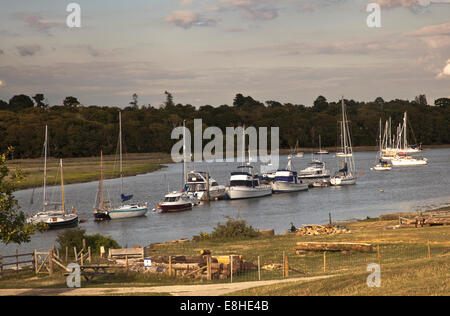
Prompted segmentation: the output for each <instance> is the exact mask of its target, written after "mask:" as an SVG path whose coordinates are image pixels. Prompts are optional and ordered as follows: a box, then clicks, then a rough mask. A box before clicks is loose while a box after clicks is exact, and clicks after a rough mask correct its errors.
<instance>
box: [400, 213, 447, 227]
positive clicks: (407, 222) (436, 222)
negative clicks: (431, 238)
mask: <svg viewBox="0 0 450 316" xmlns="http://www.w3.org/2000/svg"><path fill="white" fill-rule="evenodd" d="M399 221H400V223H399V224H400V227H402V228H407V227H416V228H417V227H423V226H440V225H450V211H432V212H425V213H422V214H421V215H418V216H415V217H411V218H405V217H399Z"/></svg>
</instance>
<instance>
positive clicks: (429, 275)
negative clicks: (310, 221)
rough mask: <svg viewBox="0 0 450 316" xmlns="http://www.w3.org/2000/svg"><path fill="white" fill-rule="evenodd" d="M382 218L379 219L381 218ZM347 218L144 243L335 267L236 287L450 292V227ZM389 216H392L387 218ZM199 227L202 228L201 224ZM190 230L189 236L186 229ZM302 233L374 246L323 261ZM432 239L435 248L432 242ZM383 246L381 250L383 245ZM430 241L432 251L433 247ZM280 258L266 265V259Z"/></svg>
mask: <svg viewBox="0 0 450 316" xmlns="http://www.w3.org/2000/svg"><path fill="white" fill-rule="evenodd" d="M380 218H381V219H380ZM380 218H379V219H368V220H364V221H355V222H349V223H340V225H345V226H346V227H347V228H348V229H349V230H350V233H345V234H337V235H326V236H297V235H295V234H283V235H275V236H260V237H256V238H252V239H245V240H220V241H219V240H203V241H199V242H193V241H190V242H185V243H166V244H162V245H155V246H151V247H147V248H146V256H151V255H155V254H164V255H189V254H199V253H200V250H202V249H208V250H210V251H211V253H212V255H213V256H215V255H231V254H233V255H242V256H243V258H244V259H245V260H246V261H249V262H253V263H256V262H257V260H258V257H259V258H260V261H261V266H262V269H261V279H262V280H269V279H282V278H284V276H283V270H282V268H281V264H282V262H283V254H285V255H286V256H287V257H288V261H289V267H291V268H293V270H291V271H290V273H289V277H303V276H306V277H310V276H318V275H335V277H333V278H332V279H325V280H320V281H314V282H307V283H287V284H280V285H271V286H267V287H258V288H255V289H251V290H245V291H243V292H238V293H235V294H237V295H449V294H450V284H449V283H450V282H448V280H449V279H450V274H449V271H450V227H449V226H434V227H423V228H401V229H390V227H392V226H394V225H395V224H397V223H398V219H395V215H389V216H381V217H380ZM386 218H387V219H386ZM199 233H200V232H199ZM186 237H188V236H186ZM298 241H346V242H364V243H370V244H373V245H374V250H375V251H374V252H373V253H358V252H352V253H341V252H327V254H326V264H325V266H326V269H325V270H324V256H323V254H322V253H310V254H306V255H298V254H296V252H295V244H296V242H298ZM428 244H429V245H430V248H428ZM378 249H379V251H378ZM429 249H430V252H429ZM369 263H380V264H381V269H382V271H381V273H382V276H381V278H382V286H381V288H368V287H367V285H366V278H367V276H368V274H369V273H368V272H367V271H366V268H367V265H368V264H369ZM277 264H278V265H279V267H278V268H275V269H273V270H267V269H266V268H265V267H268V266H270V265H277ZM256 280H258V273H257V271H250V272H246V273H242V274H240V275H236V276H234V277H233V281H234V282H239V281H256ZM218 282H229V280H213V281H205V280H198V279H190V278H182V277H173V276H171V277H169V276H168V275H165V274H139V273H134V272H128V273H126V272H119V273H117V274H116V275H114V276H113V277H105V278H103V277H99V278H97V279H94V281H92V282H91V283H89V284H83V287H103V288H104V287H111V288H114V287H141V286H142V287H144V286H161V285H175V284H208V283H218ZM65 286H66V285H65V277H64V276H63V274H62V272H58V273H57V274H55V275H54V276H52V277H49V276H48V275H39V276H35V275H34V274H33V273H26V272H23V273H20V274H18V275H14V274H13V275H9V276H5V277H3V279H1V280H0V288H3V289H6V288H64V287H65Z"/></svg>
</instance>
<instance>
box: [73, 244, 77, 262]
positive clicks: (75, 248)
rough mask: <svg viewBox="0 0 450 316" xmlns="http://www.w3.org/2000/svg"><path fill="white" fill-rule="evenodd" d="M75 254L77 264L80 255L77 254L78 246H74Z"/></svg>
mask: <svg viewBox="0 0 450 316" xmlns="http://www.w3.org/2000/svg"><path fill="white" fill-rule="evenodd" d="M73 253H74V256H75V262H78V253H77V247H76V246H73Z"/></svg>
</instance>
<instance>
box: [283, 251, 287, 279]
mask: <svg viewBox="0 0 450 316" xmlns="http://www.w3.org/2000/svg"><path fill="white" fill-rule="evenodd" d="M285 276H286V252H284V251H283V278H284V277H285Z"/></svg>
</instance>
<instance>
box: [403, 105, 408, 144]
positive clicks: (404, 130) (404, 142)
mask: <svg viewBox="0 0 450 316" xmlns="http://www.w3.org/2000/svg"><path fill="white" fill-rule="evenodd" d="M406 132H407V126H406V111H405V115H404V116H403V134H404V135H403V147H404V149H405V150H406V148H407V147H408V139H407V138H406Z"/></svg>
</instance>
